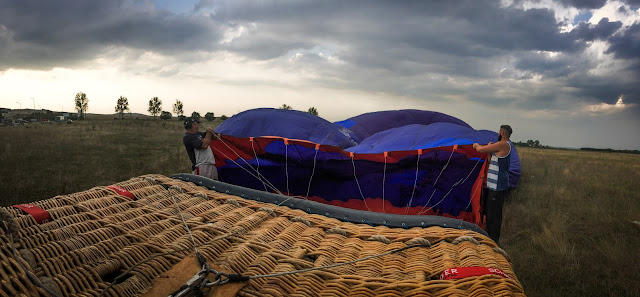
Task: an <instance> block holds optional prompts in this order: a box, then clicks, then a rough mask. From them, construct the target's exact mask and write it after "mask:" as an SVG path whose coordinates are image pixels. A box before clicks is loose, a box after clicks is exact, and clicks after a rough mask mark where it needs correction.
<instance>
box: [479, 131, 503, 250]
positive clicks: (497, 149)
mask: <svg viewBox="0 0 640 297" xmlns="http://www.w3.org/2000/svg"><path fill="white" fill-rule="evenodd" d="M511 133H513V130H512V129H511V127H510V126H509V125H502V126H500V132H499V134H498V142H496V143H492V142H489V144H487V145H480V144H477V143H474V144H473V148H474V149H475V150H476V151H478V152H480V153H488V154H491V158H490V161H489V171H488V172H487V195H486V196H485V201H484V213H485V215H486V225H487V233H488V234H489V237H490V238H491V239H493V241H495V242H496V243H498V240H499V239H500V229H501V228H502V206H503V205H504V199H505V197H506V196H507V194H508V193H509V166H510V163H511V141H510V140H509V138H510V137H511Z"/></svg>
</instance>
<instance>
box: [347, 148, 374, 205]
mask: <svg viewBox="0 0 640 297" xmlns="http://www.w3.org/2000/svg"><path fill="white" fill-rule="evenodd" d="M351 165H353V179H355V180H356V185H358V191H360V197H362V202H364V206H365V207H366V208H367V210H368V211H371V209H370V208H369V206H368V205H367V200H366V199H364V194H362V188H360V182H358V176H357V175H356V163H355V162H354V161H353V153H351Z"/></svg>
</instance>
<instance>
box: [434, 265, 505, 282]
mask: <svg viewBox="0 0 640 297" xmlns="http://www.w3.org/2000/svg"><path fill="white" fill-rule="evenodd" d="M485 274H495V275H499V276H502V277H504V278H511V277H510V276H508V275H507V274H506V273H504V272H503V271H502V270H500V269H497V268H489V267H480V266H471V267H456V268H449V269H445V270H444V271H443V272H442V273H441V274H440V279H442V280H448V279H461V278H466V277H472V276H481V275H485Z"/></svg>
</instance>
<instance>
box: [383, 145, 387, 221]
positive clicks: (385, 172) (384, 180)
mask: <svg viewBox="0 0 640 297" xmlns="http://www.w3.org/2000/svg"><path fill="white" fill-rule="evenodd" d="M387 154H388V153H387V152H384V170H383V171H382V213H386V212H385V211H384V184H385V183H386V180H387Z"/></svg>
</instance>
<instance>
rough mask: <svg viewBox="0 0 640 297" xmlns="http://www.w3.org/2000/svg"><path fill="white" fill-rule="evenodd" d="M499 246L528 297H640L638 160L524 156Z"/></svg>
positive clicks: (525, 152)
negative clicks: (518, 183) (506, 255)
mask: <svg viewBox="0 0 640 297" xmlns="http://www.w3.org/2000/svg"><path fill="white" fill-rule="evenodd" d="M518 152H519V153H520V157H521V160H522V169H523V176H522V179H521V182H520V186H519V187H518V188H517V189H516V190H514V191H513V192H512V193H511V196H510V199H509V200H508V201H507V202H506V204H505V210H504V221H503V234H504V236H503V237H502V238H501V245H502V246H503V247H504V249H505V250H506V251H507V252H508V253H509V254H510V255H511V257H512V258H513V259H514V268H515V270H516V274H517V275H518V277H519V279H520V281H521V282H522V284H523V285H524V287H525V292H527V293H528V295H529V296H640V277H639V276H640V228H638V226H637V225H635V224H633V223H632V222H633V221H639V220H640V183H639V182H640V156H638V155H629V154H617V153H599V152H583V151H566V150H543V149H532V148H519V151H518Z"/></svg>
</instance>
